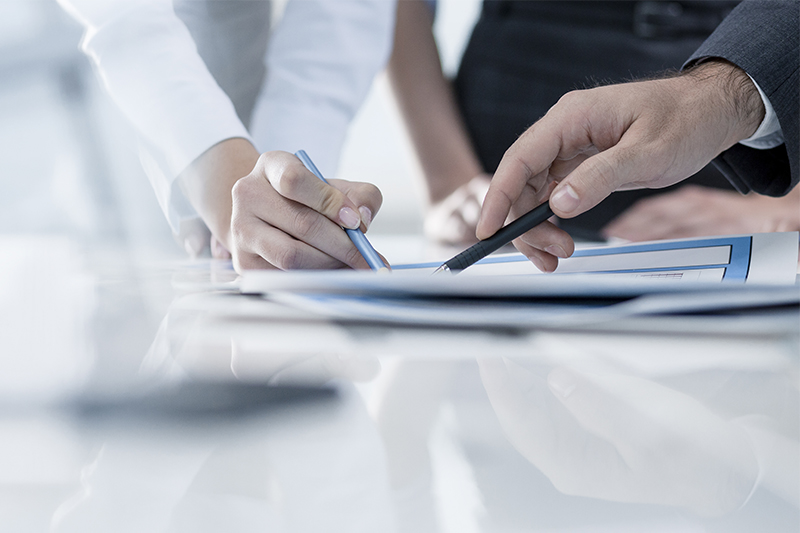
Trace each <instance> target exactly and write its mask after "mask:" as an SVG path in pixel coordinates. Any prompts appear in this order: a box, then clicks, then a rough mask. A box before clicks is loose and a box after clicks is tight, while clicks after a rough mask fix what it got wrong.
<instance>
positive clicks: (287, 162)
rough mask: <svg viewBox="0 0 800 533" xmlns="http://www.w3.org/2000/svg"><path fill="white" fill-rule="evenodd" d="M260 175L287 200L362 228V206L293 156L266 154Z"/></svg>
mask: <svg viewBox="0 0 800 533" xmlns="http://www.w3.org/2000/svg"><path fill="white" fill-rule="evenodd" d="M259 171H260V172H261V173H263V175H264V176H266V178H267V179H268V180H269V183H270V184H271V185H272V187H273V188H274V189H275V190H276V191H277V192H278V194H280V195H281V196H283V197H284V198H287V199H289V200H293V201H295V202H298V203H300V204H302V205H305V206H307V207H309V208H311V209H313V210H314V211H316V212H318V213H321V214H322V215H324V216H325V217H327V218H328V219H330V220H332V221H333V222H336V223H337V224H339V225H341V226H343V227H345V228H350V229H355V228H358V227H359V226H360V225H361V215H360V214H359V212H358V206H357V205H355V204H354V203H353V202H352V201H351V200H350V199H349V198H348V197H347V196H346V195H345V194H344V193H343V192H341V191H340V190H339V189H337V188H336V187H333V186H331V185H329V184H327V183H325V182H323V181H322V180H321V179H319V178H318V177H316V176H315V175H314V174H313V173H312V172H311V171H310V170H308V169H307V168H306V167H305V166H303V163H302V162H300V160H299V159H298V158H297V157H295V156H293V155H292V154H289V153H287V152H267V153H265V154H262V155H261V157H260V158H259V160H258V164H257V165H256V169H255V170H254V172H255V173H258V172H259Z"/></svg>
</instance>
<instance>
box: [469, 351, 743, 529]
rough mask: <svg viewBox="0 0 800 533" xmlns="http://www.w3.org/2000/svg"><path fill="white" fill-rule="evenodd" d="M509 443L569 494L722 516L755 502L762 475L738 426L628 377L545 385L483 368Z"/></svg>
mask: <svg viewBox="0 0 800 533" xmlns="http://www.w3.org/2000/svg"><path fill="white" fill-rule="evenodd" d="M480 366H481V377H482V379H483V383H484V386H485V387H486V391H487V393H488V394H489V399H490V400H491V402H492V406H493V407H494V409H495V411H496V412H497V416H498V418H499V419H500V422H501V424H502V426H503V429H504V430H505V432H506V434H507V435H508V437H509V439H510V441H511V443H512V444H513V445H514V446H515V447H516V448H517V449H518V450H519V451H520V452H521V453H522V454H523V455H524V456H525V457H526V458H527V459H528V460H529V461H531V462H532V463H533V464H534V465H536V466H537V467H538V468H539V469H540V470H541V471H542V472H543V473H544V474H545V475H546V476H547V477H548V478H549V479H550V481H551V482H552V483H553V485H555V487H556V488H557V489H558V490H560V491H561V492H564V493H566V494H572V495H578V496H588V497H594V498H601V499H605V500H611V501H619V502H631V503H654V504H667V505H677V506H682V507H686V508H689V509H692V510H694V511H696V512H699V513H701V514H712V515H714V514H723V513H726V512H730V511H733V510H735V509H737V508H738V507H740V506H741V505H742V504H743V503H744V502H745V501H746V500H747V498H748V495H749V494H750V492H751V490H752V488H753V486H754V484H755V482H756V479H757V476H758V465H757V462H756V459H755V455H754V452H753V450H752V444H751V442H750V440H749V438H748V436H747V435H746V434H745V432H744V431H743V430H742V429H741V428H740V427H739V426H738V425H736V424H734V423H731V422H728V421H726V420H723V419H722V418H720V417H719V416H717V415H716V414H714V413H713V412H711V411H710V410H708V409H707V408H706V407H705V406H704V405H703V404H701V403H700V402H698V401H696V400H695V399H693V398H691V397H689V396H687V395H685V394H683V393H680V392H677V391H674V390H671V389H668V388H666V387H663V386H661V385H658V384H656V383H653V382H650V381H647V380H644V379H641V378H636V377H629V376H621V375H619V376H603V377H601V376H591V377H589V376H588V375H587V376H582V375H579V374H576V373H574V372H572V371H569V370H566V369H564V368H557V369H555V370H553V371H552V372H550V374H549V376H548V378H547V381H545V380H544V379H542V378H541V377H538V376H536V375H534V374H532V373H530V372H528V371H527V370H525V369H523V368H521V367H519V366H518V365H515V364H513V363H511V362H503V361H501V360H496V359H489V360H484V361H481V362H480Z"/></svg>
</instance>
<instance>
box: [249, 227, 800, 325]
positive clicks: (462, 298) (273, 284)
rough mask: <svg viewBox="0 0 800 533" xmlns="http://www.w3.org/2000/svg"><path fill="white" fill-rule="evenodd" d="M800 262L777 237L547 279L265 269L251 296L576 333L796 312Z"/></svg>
mask: <svg viewBox="0 0 800 533" xmlns="http://www.w3.org/2000/svg"><path fill="white" fill-rule="evenodd" d="M797 263H798V233H796V232H795V233H768V234H755V235H744V236H726V237H713V238H702V239H682V240H671V241H657V242H650V243H637V244H628V245H622V246H598V247H591V248H581V249H578V250H576V252H575V254H574V255H573V256H572V257H570V258H569V259H564V260H561V261H560V263H559V267H558V269H557V270H556V272H555V273H553V274H546V275H544V274H541V273H540V272H539V271H538V270H537V269H536V268H535V267H534V266H533V264H532V263H530V262H529V261H528V260H527V259H526V258H525V257H524V256H522V255H521V254H506V255H498V256H490V257H487V258H486V259H484V260H482V261H480V262H479V263H477V264H476V265H474V266H473V267H470V268H469V269H467V270H465V271H463V272H462V273H459V274H457V275H454V274H451V273H446V272H445V273H439V274H436V275H431V272H432V271H433V270H434V269H435V268H436V267H438V266H439V264H440V263H438V262H437V263H423V264H406V265H394V266H393V272H392V273H391V274H384V275H380V274H375V273H372V272H354V271H303V272H269V271H253V272H248V273H246V274H245V276H244V279H243V281H242V285H241V291H242V292H243V293H246V294H261V295H264V296H266V297H268V298H269V299H271V300H273V301H278V302H281V303H284V304H288V305H291V306H292V307H295V308H298V309H302V310H304V311H307V312H310V313H312V314H313V315H315V316H318V317H328V318H335V319H337V320H349V321H368V322H387V323H404V324H422V325H447V326H471V327H474V326H485V327H503V326H507V327H530V326H568V325H575V324H592V323H608V322H609V321H618V320H619V319H620V318H624V317H633V316H654V315H661V316H676V315H683V316H686V315H701V314H702V315H709V314H717V315H719V314H720V313H730V312H732V311H735V310H745V309H746V310H752V309H761V310H764V309H784V310H785V309H787V308H788V309H790V310H791V309H794V310H795V311H796V308H797V305H798V303H800V287H799V286H798V285H797V284H796V283H795V280H796V272H797ZM784 315H785V313H784ZM789 320H791V317H789ZM728 322H729V323H730V321H728Z"/></svg>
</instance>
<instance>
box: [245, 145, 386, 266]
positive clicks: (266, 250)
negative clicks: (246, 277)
mask: <svg viewBox="0 0 800 533" xmlns="http://www.w3.org/2000/svg"><path fill="white" fill-rule="evenodd" d="M329 183H330V185H327V184H325V183H324V182H323V181H322V180H320V179H319V178H317V177H316V176H314V174H312V173H311V172H310V171H309V170H307V169H306V168H305V167H304V166H303V164H302V163H301V162H300V160H299V159H297V158H296V157H295V156H293V155H292V154H289V153H286V152H269V153H266V154H263V155H262V156H261V157H260V158H259V160H258V163H257V164H256V166H255V168H254V169H253V171H252V172H251V173H250V174H249V175H247V176H245V177H243V178H242V179H240V180H239V181H237V182H236V185H234V187H233V191H232V197H233V212H232V214H231V236H232V240H233V250H232V254H233V261H234V266H235V267H236V269H237V270H238V271H241V270H248V269H256V268H280V269H282V270H289V269H306V268H342V267H345V266H348V267H350V268H357V269H368V268H369V265H368V264H367V262H366V260H365V259H364V257H363V256H362V255H361V253H360V252H359V251H358V249H357V248H356V247H355V245H354V244H353V243H352V242H351V241H350V239H349V237H348V236H347V234H346V233H345V232H344V231H342V227H346V228H351V229H355V228H361V230H362V231H366V230H367V229H368V227H369V224H370V222H371V221H372V217H373V216H374V214H375V213H377V212H378V209H380V206H381V203H382V201H383V198H382V197H381V193H380V191H379V190H378V188H377V187H375V186H374V185H371V184H369V183H355V182H348V181H344V180H329Z"/></svg>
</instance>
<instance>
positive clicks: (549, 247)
mask: <svg viewBox="0 0 800 533" xmlns="http://www.w3.org/2000/svg"><path fill="white" fill-rule="evenodd" d="M519 240H520V241H522V242H523V243H525V244H527V245H529V246H531V247H533V248H536V249H538V250H543V251H545V252H547V253H548V254H550V255H553V256H555V257H560V258H562V259H565V258H567V257H569V256H571V255H572V253H573V252H574V251H575V242H574V241H573V240H572V237H570V236H569V233H567V232H566V231H564V230H562V229H561V228H559V227H558V226H556V225H555V224H553V223H552V222H549V221H546V222H543V223H542V224H539V225H538V226H536V227H535V228H533V229H532V230H530V231H528V232H527V233H524V234H523V235H522V236H521V237H520V238H519Z"/></svg>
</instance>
